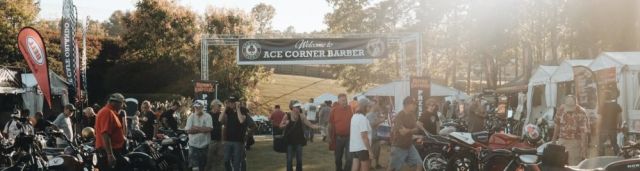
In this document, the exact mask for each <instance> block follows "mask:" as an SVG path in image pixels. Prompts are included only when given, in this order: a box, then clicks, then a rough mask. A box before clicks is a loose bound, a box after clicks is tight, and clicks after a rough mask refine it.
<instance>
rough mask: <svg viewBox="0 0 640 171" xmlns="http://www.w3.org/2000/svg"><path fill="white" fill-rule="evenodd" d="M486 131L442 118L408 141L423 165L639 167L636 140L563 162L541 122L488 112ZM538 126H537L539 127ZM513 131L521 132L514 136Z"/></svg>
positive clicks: (472, 170)
mask: <svg viewBox="0 0 640 171" xmlns="http://www.w3.org/2000/svg"><path fill="white" fill-rule="evenodd" d="M488 116H489V117H488V119H487V121H486V122H485V124H487V125H485V128H487V129H486V130H487V131H482V132H474V133H470V132H468V130H467V125H466V124H465V121H462V120H459V119H450V120H445V121H443V122H442V124H441V126H440V132H439V133H438V135H432V134H429V133H427V131H424V134H423V135H419V136H416V137H415V141H414V144H415V146H416V148H417V149H418V151H419V153H420V156H421V157H422V158H423V167H424V170H426V171H516V170H517V171H520V170H522V171H540V170H542V171H548V170H549V171H574V170H582V171H590V170H593V171H630V170H640V143H638V144H636V143H633V142H631V143H629V144H631V145H629V146H625V147H623V148H622V152H621V153H620V155H619V156H601V157H595V158H590V159H586V160H584V161H582V162H581V163H580V164H579V165H576V166H566V163H567V159H568V153H567V152H566V151H565V149H564V147H563V146H561V145H556V144H554V143H553V142H549V140H550V137H551V135H550V134H549V133H547V132H549V131H548V130H547V128H546V126H547V124H546V123H545V122H540V124H539V125H532V124H529V125H524V126H522V124H521V123H522V122H519V121H514V120H513V119H511V120H509V119H507V120H501V119H497V118H492V115H488ZM541 127H542V128H541ZM514 133H521V134H523V135H521V136H518V135H514Z"/></svg>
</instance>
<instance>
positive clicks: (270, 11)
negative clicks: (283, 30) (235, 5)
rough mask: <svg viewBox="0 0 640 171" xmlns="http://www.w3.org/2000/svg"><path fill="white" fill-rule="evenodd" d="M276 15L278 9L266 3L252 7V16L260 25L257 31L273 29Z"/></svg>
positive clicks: (265, 31)
mask: <svg viewBox="0 0 640 171" xmlns="http://www.w3.org/2000/svg"><path fill="white" fill-rule="evenodd" d="M275 15H276V9H275V8H273V6H271V5H269V4H265V3H260V4H258V5H256V6H255V7H253V8H252V9H251V17H253V19H254V20H255V21H256V23H257V24H256V25H257V26H258V30H257V33H260V34H264V33H268V32H269V31H270V30H271V20H273V17H274V16H275Z"/></svg>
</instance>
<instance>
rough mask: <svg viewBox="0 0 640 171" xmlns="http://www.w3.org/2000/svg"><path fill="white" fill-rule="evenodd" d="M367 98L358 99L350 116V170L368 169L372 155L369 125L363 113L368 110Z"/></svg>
mask: <svg viewBox="0 0 640 171" xmlns="http://www.w3.org/2000/svg"><path fill="white" fill-rule="evenodd" d="M369 106H370V103H369V100H367V99H365V98H363V99H360V100H358V108H357V109H356V112H355V114H353V117H351V130H350V131H351V132H350V134H349V136H350V137H349V140H350V142H349V152H351V156H353V164H352V165H351V166H352V167H351V170H352V171H368V170H369V167H370V162H371V160H370V158H371V157H372V156H373V151H372V150H371V134H372V133H371V125H370V124H369V120H367V117H366V116H365V114H366V113H367V112H368V109H369Z"/></svg>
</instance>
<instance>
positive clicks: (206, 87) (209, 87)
mask: <svg viewBox="0 0 640 171" xmlns="http://www.w3.org/2000/svg"><path fill="white" fill-rule="evenodd" d="M214 91H215V86H214V85H213V83H208V82H196V85H195V92H196V93H213V92H214Z"/></svg>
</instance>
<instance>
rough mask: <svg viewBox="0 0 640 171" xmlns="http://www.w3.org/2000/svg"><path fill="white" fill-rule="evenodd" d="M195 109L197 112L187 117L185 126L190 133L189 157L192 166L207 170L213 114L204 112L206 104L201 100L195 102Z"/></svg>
mask: <svg viewBox="0 0 640 171" xmlns="http://www.w3.org/2000/svg"><path fill="white" fill-rule="evenodd" d="M193 109H194V112H195V114H192V115H190V116H189V118H187V124H186V126H185V127H184V129H185V130H186V132H187V134H189V158H191V163H192V166H197V167H198V170H205V166H206V165H207V152H208V147H209V141H211V134H210V132H211V130H212V129H213V123H212V121H211V115H209V114H208V113H206V112H204V106H203V104H202V103H201V102H199V101H196V102H194V103H193Z"/></svg>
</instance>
